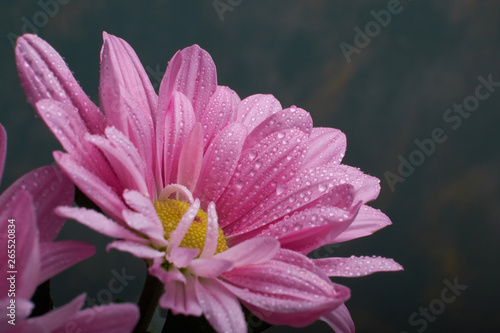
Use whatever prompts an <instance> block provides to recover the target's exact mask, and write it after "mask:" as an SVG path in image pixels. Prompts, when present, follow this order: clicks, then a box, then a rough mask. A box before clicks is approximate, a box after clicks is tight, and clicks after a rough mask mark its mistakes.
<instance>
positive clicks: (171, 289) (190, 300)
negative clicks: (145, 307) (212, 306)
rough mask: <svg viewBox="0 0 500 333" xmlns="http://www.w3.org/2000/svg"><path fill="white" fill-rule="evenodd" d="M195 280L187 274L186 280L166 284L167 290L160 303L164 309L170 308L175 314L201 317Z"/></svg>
mask: <svg viewBox="0 0 500 333" xmlns="http://www.w3.org/2000/svg"><path fill="white" fill-rule="evenodd" d="M195 281H197V280H195V279H194V278H193V277H192V276H190V275H188V276H186V282H185V283H184V282H180V281H175V280H172V281H170V282H169V283H168V284H166V285H165V292H164V293H163V295H162V296H161V298H160V301H159V302H158V304H159V305H160V307H162V308H164V309H170V311H171V312H172V313H173V314H174V315H178V314H182V315H185V316H196V317H199V316H201V314H202V309H201V307H200V303H199V301H198V298H197V297H196V291H195Z"/></svg>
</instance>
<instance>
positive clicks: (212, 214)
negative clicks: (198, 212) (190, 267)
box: [200, 202, 219, 259]
mask: <svg viewBox="0 0 500 333" xmlns="http://www.w3.org/2000/svg"><path fill="white" fill-rule="evenodd" d="M218 240H219V223H217V212H216V210H215V204H214V203H213V202H211V203H209V204H208V209H207V232H206V235H205V244H204V245H203V251H201V254H200V258H201V259H204V258H211V257H213V255H214V253H215V250H216V249H217V242H218Z"/></svg>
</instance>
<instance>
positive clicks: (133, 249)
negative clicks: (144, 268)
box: [106, 241, 165, 259]
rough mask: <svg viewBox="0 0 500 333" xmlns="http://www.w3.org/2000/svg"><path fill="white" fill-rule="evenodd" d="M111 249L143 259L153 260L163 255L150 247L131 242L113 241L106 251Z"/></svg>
mask: <svg viewBox="0 0 500 333" xmlns="http://www.w3.org/2000/svg"><path fill="white" fill-rule="evenodd" d="M111 249H116V250H119V251H123V252H128V253H131V254H133V255H134V256H136V257H138V258H143V259H154V258H159V257H163V256H164V255H165V253H164V252H160V251H158V250H155V249H153V248H152V247H150V246H147V245H144V244H139V243H137V242H131V241H114V242H112V243H109V244H108V246H106V250H107V251H109V250H111Z"/></svg>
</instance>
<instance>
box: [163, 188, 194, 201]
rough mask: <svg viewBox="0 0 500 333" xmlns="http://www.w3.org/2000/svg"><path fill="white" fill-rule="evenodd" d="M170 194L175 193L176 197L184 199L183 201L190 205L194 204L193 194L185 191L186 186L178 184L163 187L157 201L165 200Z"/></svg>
mask: <svg viewBox="0 0 500 333" xmlns="http://www.w3.org/2000/svg"><path fill="white" fill-rule="evenodd" d="M172 193H176V194H177V195H180V196H182V197H184V199H185V200H187V202H189V203H190V204H191V203H193V202H194V198H193V194H192V193H191V192H190V191H189V190H188V189H187V187H186V186H184V185H180V184H170V185H167V186H165V187H164V188H163V190H161V192H160V195H159V196H158V199H159V200H167V199H169V197H170V195H171V194H172Z"/></svg>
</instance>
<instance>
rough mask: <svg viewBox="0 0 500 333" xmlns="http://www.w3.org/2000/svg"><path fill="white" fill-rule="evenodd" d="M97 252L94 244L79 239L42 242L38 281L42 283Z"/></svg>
mask: <svg viewBox="0 0 500 333" xmlns="http://www.w3.org/2000/svg"><path fill="white" fill-rule="evenodd" d="M94 254H95V247H94V246H93V245H90V244H87V243H83V242H77V241H61V242H45V243H40V257H41V262H42V263H41V270H40V273H39V275H38V283H37V284H42V283H43V282H45V281H47V280H48V279H50V278H52V277H54V276H56V275H57V274H59V273H60V272H62V271H64V270H65V269H67V268H69V267H71V266H73V265H74V264H76V263H78V262H80V261H82V260H83V259H87V258H88V257H90V256H93V255H94Z"/></svg>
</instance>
